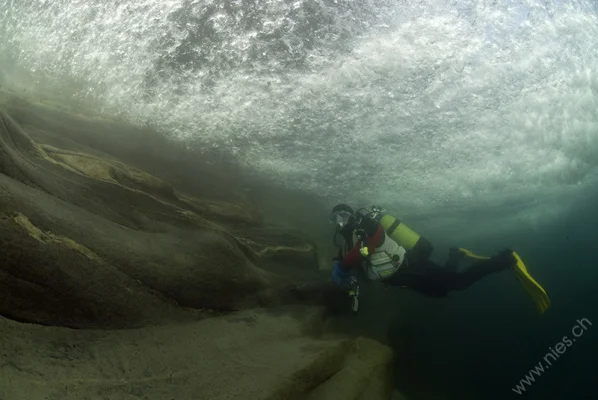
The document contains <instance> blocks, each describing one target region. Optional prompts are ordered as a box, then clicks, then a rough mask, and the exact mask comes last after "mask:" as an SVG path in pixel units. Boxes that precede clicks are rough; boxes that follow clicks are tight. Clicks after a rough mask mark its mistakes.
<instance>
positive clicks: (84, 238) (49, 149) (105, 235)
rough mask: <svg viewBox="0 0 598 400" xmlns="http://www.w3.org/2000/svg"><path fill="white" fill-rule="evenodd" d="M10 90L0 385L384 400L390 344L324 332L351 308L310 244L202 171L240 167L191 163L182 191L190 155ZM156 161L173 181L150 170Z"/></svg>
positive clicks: (4, 158) (2, 389)
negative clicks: (330, 316) (267, 220)
mask: <svg viewBox="0 0 598 400" xmlns="http://www.w3.org/2000/svg"><path fill="white" fill-rule="evenodd" d="M1 103H2V110H0V250H1V252H0V287H1V288H2V296H1V299H0V315H2V317H0V325H1V326H2V329H1V331H2V334H1V335H0V354H1V355H2V364H1V365H2V370H3V373H2V377H1V378H0V397H2V398H10V399H32V398H61V399H81V398H92V399H95V398H106V396H107V397H110V398H114V399H125V398H130V397H131V396H136V397H141V398H146V399H162V398H164V396H167V397H168V396H170V397H174V398H192V397H194V396H199V397H200V398H210V399H224V398H226V399H232V398H238V399H247V398H250V399H291V398H296V399H307V398H309V399H314V400H318V399H327V398H330V396H335V395H336V394H337V393H341V392H343V391H346V393H347V394H346V396H345V397H346V398H352V399H356V400H358V399H365V398H368V399H370V398H374V399H386V398H388V397H389V395H390V391H391V390H392V384H391V380H390V366H391V361H392V352H391V350H390V349H389V348H387V347H385V346H383V345H381V344H379V343H377V342H375V341H373V340H369V339H363V338H362V339H349V338H344V339H339V338H329V339H322V338H319V336H321V333H322V330H323V323H324V320H325V317H326V313H325V311H326V310H328V311H331V312H336V311H338V310H339V306H341V307H342V306H345V307H346V306H348V304H347V303H346V298H345V296H344V292H343V291H339V290H338V289H337V288H334V287H331V286H330V284H328V283H326V282H323V281H322V280H321V278H320V276H319V274H318V264H317V255H316V249H315V247H314V245H313V244H311V243H310V242H307V241H305V240H303V239H302V238H300V237H297V236H293V235H291V234H289V233H287V232H285V231H283V230H281V229H280V228H274V227H271V226H266V225H264V224H263V223H262V221H261V216H260V212H259V211H258V210H257V209H256V208H255V207H254V206H253V205H252V204H251V202H250V201H249V200H248V199H247V198H245V197H244V195H243V194H242V193H241V194H239V193H236V192H235V188H234V187H230V188H229V190H228V192H226V197H228V199H229V200H228V201H225V200H223V199H222V196H223V192H220V194H219V191H218V189H217V188H214V189H213V190H210V187H209V185H207V183H206V182H209V181H212V182H213V185H214V186H217V185H218V184H220V185H228V184H230V182H234V181H235V180H236V179H237V178H238V177H237V178H236V177H232V176H231V177H229V178H228V179H225V175H223V174H224V170H223V169H214V168H212V169H210V168H208V167H207V166H206V164H204V162H203V161H202V162H199V161H197V162H195V163H194V165H193V169H194V172H195V173H196V175H195V178H197V176H200V177H201V178H203V179H204V182H197V181H196V180H195V179H193V180H192V181H189V186H186V185H185V177H186V176H187V174H188V172H189V171H188V170H184V160H185V157H191V156H192V154H190V153H189V152H188V151H186V150H184V149H181V148H177V146H176V144H174V143H171V142H169V141H167V140H164V141H162V142H161V146H155V144H156V143H151V140H149V141H148V142H146V143H144V144H140V143H138V142H135V140H136V139H138V137H139V136H136V135H138V134H139V133H140V132H139V131H138V129H139V128H134V127H131V126H127V125H123V124H122V123H116V122H111V121H107V120H100V119H89V118H87V117H84V116H82V115H69V114H67V113H64V112H60V111H57V110H56V109H55V108H52V107H49V106H47V105H46V106H42V105H39V104H37V105H36V104H33V103H29V102H27V101H25V100H22V99H18V98H16V97H14V96H7V97H5V98H3V101H2V102H1ZM91 131H93V132H94V134H93V135H90V134H89V132H91ZM99 135H101V136H99ZM142 135H143V138H144V139H145V140H148V139H150V138H151V137H152V135H155V134H154V133H152V132H149V131H146V132H143V133H142ZM154 140H157V141H160V140H159V139H157V138H154ZM133 148H134V151H135V152H136V155H137V156H136V157H135V156H131V157H130V158H127V157H124V158H123V154H127V149H130V150H133ZM114 149H117V151H114V152H112V151H111V150H114ZM174 155H178V157H177V158H173V156H174ZM125 159H126V162H125ZM150 160H151V163H152V167H153V168H154V169H157V170H159V171H167V172H166V174H165V176H175V177H176V176H178V177H179V179H178V185H177V186H176V187H175V186H171V184H170V183H169V182H168V181H166V180H164V179H163V178H160V177H157V176H154V175H151V174H149V173H148V172H145V171H143V170H142V169H140V167H141V166H142V165H143V164H144V163H147V162H148V161H150ZM202 165H203V167H202ZM212 166H213V165H212ZM217 177H219V179H216V178H217ZM224 181H226V182H224ZM186 190H189V192H186ZM189 193H194V195H193V196H192V195H190V194H189ZM215 197H221V198H220V199H218V200H216V199H215ZM335 303H336V305H335ZM257 308H262V310H254V311H250V310H249V309H257ZM243 310H244V311H243ZM335 310H336V311H335ZM64 327H69V328H79V329H78V330H73V329H66V328H64ZM123 328H136V329H123Z"/></svg>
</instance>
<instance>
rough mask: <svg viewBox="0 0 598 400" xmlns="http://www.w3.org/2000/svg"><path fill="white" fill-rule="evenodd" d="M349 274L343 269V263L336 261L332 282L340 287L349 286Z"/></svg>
mask: <svg viewBox="0 0 598 400" xmlns="http://www.w3.org/2000/svg"><path fill="white" fill-rule="evenodd" d="M349 278H350V275H349V272H345V271H343V270H342V268H341V262H340V261H339V260H336V261H335V262H334V267H333V269H332V280H333V281H334V282H335V283H338V284H339V285H347V284H348V283H349Z"/></svg>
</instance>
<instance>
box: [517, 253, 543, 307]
mask: <svg viewBox="0 0 598 400" xmlns="http://www.w3.org/2000/svg"><path fill="white" fill-rule="evenodd" d="M513 256H515V258H516V259H517V264H516V265H515V266H514V267H513V273H514V274H515V276H516V277H517V279H519V282H521V285H522V286H523V288H524V289H525V291H526V292H527V294H528V295H529V296H530V297H531V298H532V301H533V302H534V304H536V308H537V309H538V312H539V313H540V314H544V312H546V310H548V308H549V307H550V299H549V298H548V294H547V293H546V290H544V288H543V287H542V286H541V285H540V284H539V283H538V282H536V280H535V279H534V278H532V276H531V275H530V274H529V272H527V268H525V264H524V263H523V261H522V260H521V257H519V254H517V253H515V252H513Z"/></svg>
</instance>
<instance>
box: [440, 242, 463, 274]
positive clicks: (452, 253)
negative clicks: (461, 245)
mask: <svg viewBox="0 0 598 400" xmlns="http://www.w3.org/2000/svg"><path fill="white" fill-rule="evenodd" d="M463 258H465V254H464V253H463V252H462V251H461V250H459V249H458V248H457V247H451V248H450V249H449V256H448V259H447V260H446V263H445V264H444V267H445V268H448V269H450V270H451V271H454V272H457V271H458V270H459V262H460V261H461V260H462V259H463Z"/></svg>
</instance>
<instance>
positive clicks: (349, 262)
mask: <svg viewBox="0 0 598 400" xmlns="http://www.w3.org/2000/svg"><path fill="white" fill-rule="evenodd" d="M383 242H384V228H383V227H382V225H378V229H377V230H376V233H375V234H374V235H373V236H370V237H368V238H367V241H366V245H367V248H368V253H369V254H371V253H373V252H374V250H376V247H378V246H380V245H381V244H382V243H383ZM362 257H363V256H362V255H361V241H360V240H359V241H357V243H355V246H353V248H352V249H351V250H350V251H349V253H347V255H346V256H345V258H343V260H342V261H341V263H340V265H339V267H340V269H341V270H342V271H343V272H348V271H349V270H351V269H352V268H356V267H359V265H360V264H361V260H362Z"/></svg>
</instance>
